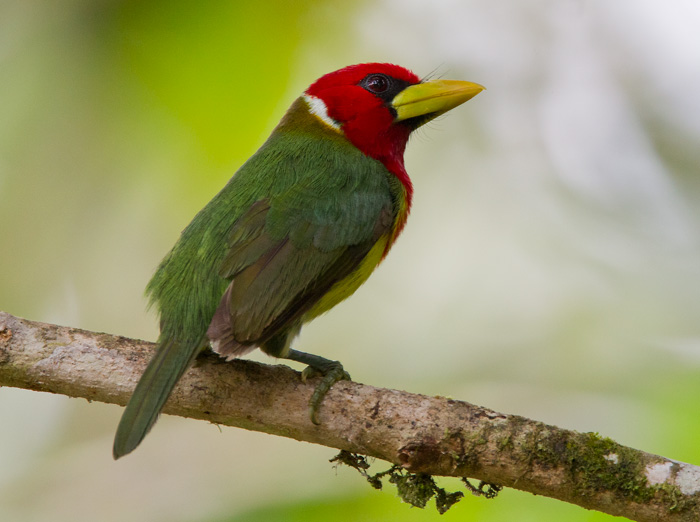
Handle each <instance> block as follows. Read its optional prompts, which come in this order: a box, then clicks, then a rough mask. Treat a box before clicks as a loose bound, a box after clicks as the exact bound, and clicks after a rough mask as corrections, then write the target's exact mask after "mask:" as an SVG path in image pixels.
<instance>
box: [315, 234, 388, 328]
mask: <svg viewBox="0 0 700 522" xmlns="http://www.w3.org/2000/svg"><path fill="white" fill-rule="evenodd" d="M388 241H389V235H388V234H387V235H385V236H382V237H380V238H379V241H377V242H376V243H375V244H374V246H373V247H372V249H371V250H370V251H369V253H368V254H367V255H366V256H365V258H364V259H363V260H362V262H361V263H360V265H359V266H358V267H357V269H356V270H355V271H354V272H352V273H351V274H350V275H349V276H347V277H346V278H345V279H341V280H340V281H338V282H337V283H336V284H334V285H333V286H332V287H331V289H330V290H329V291H328V292H327V293H326V294H325V295H324V296H323V297H322V298H321V299H320V300H319V301H318V302H317V303H316V304H315V305H314V306H313V308H311V310H309V311H308V312H306V314H304V318H303V322H305V323H307V322H309V321H311V320H312V319H314V318H316V317H318V316H319V315H321V314H322V313H325V312H327V311H328V310H330V309H331V308H333V307H334V306H335V305H337V304H338V303H340V302H341V301H342V300H344V299H346V298H348V297H350V296H351V295H352V294H353V293H355V290H357V289H358V288H360V286H361V285H362V283H364V282H365V281H367V278H368V277H369V276H370V274H371V273H372V272H373V271H374V269H375V268H377V265H378V264H379V262H380V261H381V260H382V257H383V256H384V252H385V250H386V246H387V242H388Z"/></svg>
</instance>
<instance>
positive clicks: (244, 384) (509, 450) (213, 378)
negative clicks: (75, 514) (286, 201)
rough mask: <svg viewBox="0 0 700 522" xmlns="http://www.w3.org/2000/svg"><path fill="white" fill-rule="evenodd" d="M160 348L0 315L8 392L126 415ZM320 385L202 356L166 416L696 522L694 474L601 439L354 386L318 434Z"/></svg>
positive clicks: (624, 512)
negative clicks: (312, 406)
mask: <svg viewBox="0 0 700 522" xmlns="http://www.w3.org/2000/svg"><path fill="white" fill-rule="evenodd" d="M153 349H154V345H153V344H152V343H148V342H145V341H139V340H134V339H127V338H124V337H119V336H114V335H108V334H103V333H94V332H89V331H85V330H79V329H76V328H67V327H63V326H56V325H51V324H44V323H38V322H33V321H28V320H24V319H20V318H17V317H14V316H12V315H9V314H6V313H3V312H0V386H13V387H17V388H25V389H28V390H36V391H44V392H51V393H60V394H63V395H67V396H69V397H82V398H85V399H88V400H90V401H101V402H107V403H114V404H120V405H124V404H126V401H127V399H128V398H129V395H130V393H131V390H132V389H133V387H134V385H135V384H136V381H137V380H138V378H139V376H140V375H141V372H142V371H143V369H144V367H145V365H146V363H147V362H148V360H149V358H150V357H151V355H152V353H153ZM313 384H314V383H308V384H303V383H302V382H301V380H300V378H299V374H298V373H297V372H295V371H293V370H291V369H290V368H288V367H286V366H272V365H264V364H259V363H255V362H251V361H243V360H238V361H233V362H230V363H226V362H224V361H223V360H221V359H220V358H218V357H216V356H213V355H205V356H203V357H201V358H200V359H198V362H197V364H196V365H195V367H194V368H193V369H191V370H190V371H189V372H187V374H186V375H185V376H184V377H183V379H182V381H181V382H180V384H179V385H178V386H177V388H176V389H175V391H174V393H173V395H172V397H171V398H170V400H169V401H168V403H167V405H166V407H165V410H164V411H165V413H170V414H173V415H180V416H183V417H192V418H195V419H203V420H207V421H210V422H214V423H216V424H222V425H227V426H236V427H241V428H246V429H249V430H257V431H262V432H265V433H272V434H275V435H280V436H283V437H290V438H293V439H297V440H303V441H307V442H313V443H316V444H322V445H324V446H329V447H332V448H337V449H340V450H344V451H343V453H342V454H341V455H344V456H345V458H344V460H343V459H341V460H343V462H346V463H347V460H348V459H349V457H348V455H349V453H353V454H361V455H367V456H371V457H376V458H379V459H383V460H386V461H388V462H390V463H392V464H394V465H396V466H398V467H394V468H392V470H393V471H392V473H394V474H395V475H396V477H398V478H396V477H394V481H401V480H403V479H401V476H402V475H401V473H402V472H403V470H406V472H409V473H416V474H420V475H423V476H428V475H433V476H438V475H440V476H453V477H471V478H475V479H478V480H480V481H483V482H484V483H486V484H489V485H494V486H493V487H494V488H497V487H498V486H495V485H500V486H506V487H511V488H516V489H520V490H523V491H529V492H531V493H535V494H537V495H543V496H547V497H551V498H556V499H559V500H563V501H565V502H569V503H572V504H577V505H579V506H582V507H585V508H588V509H595V510H598V511H602V512H605V513H609V514H612V515H619V516H624V517H627V518H629V519H631V520H638V521H691V520H693V521H696V520H700V468H699V467H697V466H693V465H690V464H684V463H681V462H677V461H674V460H670V459H667V458H664V457H660V456H657V455H652V454H649V453H645V452H643V451H639V450H635V449H632V448H628V447H624V446H621V445H620V444H617V443H615V442H613V441H612V440H610V439H606V438H602V437H600V436H598V435H597V434H592V433H577V432H574V431H570V430H564V429H560V428H557V427H555V426H549V425H546V424H543V423H541V422H537V421H534V420H529V419H526V418H523V417H519V416H515V415H505V414H502V413H497V412H495V411H492V410H489V409H487V408H482V407H479V406H475V405H472V404H469V403H466V402H462V401H456V400H452V399H446V398H443V397H427V396H424V395H417V394H413V393H407V392H402V391H397V390H387V389H382V388H374V387H372V386H367V385H363V384H359V383H355V382H339V383H338V384H336V385H335V386H334V387H333V388H332V390H331V391H330V393H329V394H328V396H327V397H326V399H325V400H324V402H323V405H322V407H321V410H320V414H319V419H320V421H321V424H320V425H319V426H315V425H314V424H312V423H311V422H310V420H309V413H308V406H307V405H308V400H309V397H310V395H311V393H312V391H313V389H314V386H313ZM109 451H110V448H105V452H109ZM129 458H138V454H136V455H134V456H130V457H129ZM356 462H359V461H356ZM397 471H398V472H397ZM392 477H393V475H392ZM371 478H372V477H371ZM376 480H379V479H376ZM415 481H416V480H415V479H411V480H410V481H409V482H415ZM404 482H406V481H405V480H404ZM395 483H396V482H395ZM426 483H429V482H426ZM434 493H436V494H437V495H438V496H439V495H440V492H439V491H438V492H434ZM443 500H445V499H443ZM450 502H451V500H450Z"/></svg>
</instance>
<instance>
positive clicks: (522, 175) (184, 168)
mask: <svg viewBox="0 0 700 522" xmlns="http://www.w3.org/2000/svg"><path fill="white" fill-rule="evenodd" d="M698 27H700V4H698V3H697V2H696V1H694V0H685V1H682V0H678V1H675V2H670V3H669V2H666V3H662V2H637V1H634V0H618V1H615V2H609V1H605V0H589V1H570V0H564V1H561V0H560V1H547V0H528V1H525V2H518V3H512V2H510V3H504V2H490V1H486V0H471V1H467V0H464V1H458V0H432V1H431V2H423V1H420V0H373V1H371V2H370V1H359V2H341V1H339V0H327V1H323V0H317V1H312V0H295V1H294V2H291V1H288V2H269V3H268V2H197V3H194V2H184V1H176V2H150V1H139V2H137V1H102V2H94V1H91V0H68V1H64V2H40V1H38V0H5V1H4V2H2V3H0V252H1V253H0V263H1V264H0V266H1V267H2V269H1V270H0V309H2V310H5V311H7V312H10V313H12V314H15V315H19V316H23V317H27V318H30V319H34V320H41V321H48V322H56V323H60V324H65V325H71V326H76V327H81V328H87V329H91V330H98V331H105V332H110V333H115V334H121V335H125V336H131V337H139V338H146V339H155V337H156V335H157V329H156V320H155V317H154V316H153V314H149V313H147V312H146V311H145V301H144V298H143V288H144V286H145V285H146V283H147V281H148V279H149V277H150V275H151V274H152V271H153V270H154V268H155V267H156V266H157V264H158V262H159V260H160V258H161V257H162V256H163V255H164V254H165V253H166V251H167V250H168V249H169V248H170V246H171V245H172V244H173V243H174V242H175V240H176V239H177V236H178V234H179V232H180V230H181V229H182V228H184V226H185V225H186V224H187V223H188V222H189V220H190V219H191V218H192V216H193V215H194V214H195V213H196V212H197V210H198V209H199V208H201V207H202V206H203V205H204V204H205V203H206V202H207V201H208V200H209V199H210V198H211V197H212V196H213V195H214V194H215V193H216V192H217V191H218V190H219V188H220V187H221V186H222V185H223V184H224V183H225V182H226V180H227V179H228V178H229V177H230V176H231V174H232V173H233V172H235V170H236V168H237V167H238V166H239V165H240V164H241V163H242V162H243V161H244V160H245V159H246V158H247V157H248V156H249V155H250V154H251V153H253V152H254V151H255V149H256V148H257V147H258V146H259V145H260V144H261V143H262V141H263V140H264V139H265V137H266V136H267V135H268V133H269V132H270V130H271V129H272V128H273V127H274V125H275V124H276V122H277V121H278V120H279V118H280V117H281V116H282V114H283V112H284V110H285V109H286V107H287V106H288V105H289V104H290V103H291V101H292V100H293V99H294V98H295V97H297V96H298V95H299V93H300V92H301V91H302V90H303V89H304V88H305V87H306V86H307V85H308V84H309V83H311V82H312V81H313V80H314V79H316V78H317V77H319V76H320V75H322V74H324V73H326V72H329V71H331V70H334V69H337V68H339V67H342V66H344V65H347V64H351V63H357V62H365V61H389V62H395V63H399V64H401V65H404V66H407V67H410V68H412V69H413V70H415V71H416V72H417V73H418V74H419V75H429V74H432V75H433V76H440V77H445V78H454V79H465V80H472V81H476V82H479V83H482V84H484V85H485V86H486V87H487V89H488V90H487V91H485V92H484V93H482V94H480V95H479V96H478V97H476V98H475V99H473V100H472V101H470V102H469V103H467V104H465V105H464V106H462V107H460V108H459V109H457V110H455V111H453V112H451V113H450V114H449V115H447V116H445V117H443V118H441V119H439V120H438V121H435V122H434V123H432V124H430V125H429V126H428V128H425V129H423V130H421V131H420V132H419V133H417V135H416V136H415V137H414V138H413V139H412V141H411V143H410V144H409V149H408V152H407V158H406V162H407V167H408V170H409V172H410V173H411V175H412V177H413V180H414V184H415V189H416V194H415V201H414V208H413V211H412V214H411V218H410V220H409V224H408V226H407V228H406V230H405V232H404V234H403V236H402V238H401V240H400V241H399V242H398V244H397V245H396V246H395V247H394V249H393V251H392V253H391V255H390V256H389V257H388V259H387V260H386V261H385V262H384V263H383V264H382V266H381V267H380V269H379V270H378V271H377V273H376V274H375V275H374V276H373V277H372V278H371V279H370V281H369V283H368V284H367V285H365V286H364V287H363V288H362V289H361V290H360V291H358V293H357V294H356V295H355V296H354V297H353V298H352V299H350V300H349V301H347V302H345V303H344V304H342V305H340V306H338V307H337V308H336V309H335V310H333V311H332V312H331V313H329V314H328V315H326V316H324V317H323V318H321V319H319V320H317V321H316V322H315V323H314V324H313V325H310V326H308V327H307V328H306V329H305V331H304V332H303V334H302V336H301V337H300V339H299V341H298V346H303V349H304V350H305V351H310V352H312V353H318V354H321V355H326V356H328V357H332V358H338V359H340V360H342V361H343V362H344V363H345V365H346V368H347V369H348V370H349V371H350V373H351V374H352V375H353V377H354V378H355V380H357V381H360V382H365V383H369V384H373V385H378V386H385V387H393V388H400V389H405V390H410V391H413V392H420V393H426V394H440V395H447V396H452V397H455V398H459V399H464V400H468V401H471V402H474V403H477V404H481V405H485V406H488V407H491V408H494V409H497V410H501V411H504V412H508V413H517V414H521V415H525V416H529V417H533V418H536V419H539V420H542V421H545V422H549V423H553V424H556V425H559V426H562V427H566V428H572V429H577V430H581V431H597V432H599V433H600V434H601V435H604V436H610V437H612V438H614V439H616V440H617V441H619V442H621V443H624V444H627V445H631V446H633V447H637V448H641V449H644V450H646V451H650V452H654V453H659V454H662V455H665V456H668V457H671V458H675V459H678V460H682V461H687V462H693V463H695V464H700V445H699V444H698V440H700V417H699V416H698V411H699V410H700V146H698V143H699V141H700V96H699V95H698V93H699V92H700V59H699V56H700V31H698ZM256 357H257V358H259V359H260V360H267V361H268V362H272V361H270V360H269V359H265V358H263V357H261V356H256ZM120 414H121V408H119V407H116V406H111V405H103V404H94V403H93V404H89V403H87V402H86V401H84V400H76V399H68V398H65V397H62V396H52V395H49V394H40V393H34V392H29V391H23V390H15V389H8V388H3V389H0V425H1V426H2V428H1V429H0V520H2V521H13V522H24V521H36V520H52V521H55V522H62V521H71V522H75V521H83V520H85V521H87V520H90V521H94V520H99V521H106V522H111V521H123V520H129V521H132V522H139V521H151V522H152V521H212V522H224V521H256V520H261V521H262V520H265V521H277V520H279V521H287V520H304V521H313V520H339V521H344V520H348V521H350V520H363V521H375V520H376V521H380V520H381V521H391V520H401V521H411V520H432V519H437V518H438V515H437V514H436V512H435V511H434V509H432V508H430V509H428V510H425V511H421V510H418V509H415V508H410V507H408V506H407V505H404V504H401V503H400V502H399V500H398V499H397V498H396V496H395V494H394V492H393V491H392V489H391V488H387V489H386V490H385V491H384V492H375V491H373V490H371V489H370V488H369V486H368V485H367V484H366V483H365V482H364V481H363V479H361V478H360V477H359V476H358V475H357V474H356V473H355V472H354V471H352V470H349V469H343V468H341V469H338V470H334V469H333V468H332V466H331V465H330V464H329V463H328V462H327V461H328V459H329V458H331V457H332V456H333V455H334V452H333V451H332V450H330V449H328V448H323V447H318V446H312V445H309V444H303V443H298V442H294V441H290V440H286V439H281V438H276V437H272V436H268V435H264V434H260V433H250V432H246V431H244V430H239V429H232V428H223V429H221V430H220V429H219V428H217V427H215V426H213V425H209V424H205V423H203V422H197V421H192V420H184V419H180V418H173V417H164V418H162V419H161V421H160V422H159V424H158V425H157V426H156V428H155V429H154V431H153V432H152V433H151V435H150V436H149V437H148V438H147V439H146V441H145V443H144V444H143V445H142V446H141V447H140V448H139V449H138V451H137V452H136V453H134V454H133V455H130V456H129V457H128V458H125V459H123V460H121V461H119V462H116V463H115V462H113V461H112V459H111V442H112V437H113V432H114V429H115V427H116V424H117V421H118V418H119V416H120ZM442 484H443V485H445V486H446V487H448V489H449V488H454V489H458V488H459V485H458V484H456V483H454V482H451V481H449V480H446V481H444V482H442ZM442 520H464V521H471V520H479V521H481V522H488V521H504V520H509V521H530V520H532V521H543V520H556V521H560V520H568V521H584V520H585V521H593V520H595V521H598V520H600V521H602V520H612V517H607V516H605V515H600V514H596V513H590V512H587V511H584V510H582V509H580V508H577V507H574V506H569V505H566V504H563V503H561V502H557V501H553V500H549V499H545V498H540V497H533V496H531V495H528V494H525V493H520V492H517V491H514V490H505V491H503V492H502V493H501V495H500V496H499V497H498V498H497V499H496V500H491V501H487V500H484V499H478V498H475V497H472V496H468V497H466V498H465V499H464V500H463V501H462V502H461V503H459V504H458V505H457V506H455V507H454V508H453V509H452V510H451V511H450V512H448V513H447V514H446V515H444V517H443V518H442Z"/></svg>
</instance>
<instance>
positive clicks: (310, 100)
mask: <svg viewBox="0 0 700 522" xmlns="http://www.w3.org/2000/svg"><path fill="white" fill-rule="evenodd" d="M303 98H304V101H305V102H306V104H307V105H308V106H309V112H310V113H311V114H313V115H314V116H316V117H317V118H318V119H319V120H321V121H322V122H323V123H325V124H326V125H328V126H329V127H330V128H331V129H333V130H335V131H337V132H340V123H338V122H337V121H335V120H334V119H333V118H331V117H330V116H329V115H328V108H327V107H326V104H325V103H323V100H322V99H321V98H316V96H311V95H310V94H304V96H303Z"/></svg>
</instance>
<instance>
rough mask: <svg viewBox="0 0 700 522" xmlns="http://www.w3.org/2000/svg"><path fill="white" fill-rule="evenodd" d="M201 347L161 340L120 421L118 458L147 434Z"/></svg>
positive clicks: (117, 436)
mask: <svg viewBox="0 0 700 522" xmlns="http://www.w3.org/2000/svg"><path fill="white" fill-rule="evenodd" d="M199 347H200V345H199V343H189V344H187V343H182V342H178V341H175V340H167V341H162V342H161V343H159V346H158V351H157V352H156V354H155V355H154V356H153V359H151V362H150V363H148V366H147V367H146V371H145V372H144V373H143V375H142V376H141V380H139V382H138V384H137V385H136V388H135V389H134V393H133V394H132V396H131V399H129V403H128V404H127V405H126V409H125V410H124V413H123V414H122V418H121V420H120V421H119V427H118V428H117V434H116V435H115V437H114V447H113V450H112V454H113V455H114V458H115V459H118V458H119V457H123V456H124V455H126V454H128V453H131V452H132V451H133V450H134V449H136V447H137V446H138V445H139V444H140V443H141V441H142V440H143V438H144V437H145V436H146V434H148V432H149V431H150V429H151V428H152V427H153V425H154V424H155V422H156V420H157V419H158V415H159V414H160V411H161V410H162V409H163V406H164V405H165V402H166V401H167V400H168V397H169V396H170V393H171V392H172V391H173V388H175V385H176V384H177V382H178V381H179V380H180V377H182V374H184V373H185V371H186V370H187V368H188V367H189V366H190V364H191V363H192V361H193V360H194V358H195V357H196V355H197V353H199Z"/></svg>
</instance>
